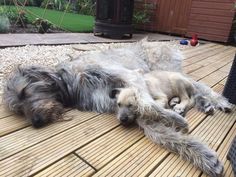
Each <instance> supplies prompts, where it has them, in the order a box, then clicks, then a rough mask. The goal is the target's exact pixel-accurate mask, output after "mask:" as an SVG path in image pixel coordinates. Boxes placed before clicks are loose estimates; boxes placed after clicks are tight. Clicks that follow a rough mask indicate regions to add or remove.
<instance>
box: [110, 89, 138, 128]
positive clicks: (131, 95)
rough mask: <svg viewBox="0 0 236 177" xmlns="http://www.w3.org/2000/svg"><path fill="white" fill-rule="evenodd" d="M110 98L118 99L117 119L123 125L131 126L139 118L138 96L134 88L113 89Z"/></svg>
mask: <svg viewBox="0 0 236 177" xmlns="http://www.w3.org/2000/svg"><path fill="white" fill-rule="evenodd" d="M110 97H111V98H112V99H116V102H117V106H118V112H117V118H118V119H119V121H120V122H121V123H122V124H123V125H130V124H132V123H134V122H135V120H136V118H137V109H138V105H137V94H136V90H135V89H134V88H122V89H113V90H112V92H111V94H110Z"/></svg>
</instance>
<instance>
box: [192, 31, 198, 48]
mask: <svg viewBox="0 0 236 177" xmlns="http://www.w3.org/2000/svg"><path fill="white" fill-rule="evenodd" d="M190 44H191V46H196V45H197V44H198V39H197V35H196V34H194V35H193V36H192V39H191V40H190Z"/></svg>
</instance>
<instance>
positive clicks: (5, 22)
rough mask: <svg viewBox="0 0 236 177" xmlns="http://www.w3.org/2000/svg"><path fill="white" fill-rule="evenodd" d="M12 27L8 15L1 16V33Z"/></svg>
mask: <svg viewBox="0 0 236 177" xmlns="http://www.w3.org/2000/svg"><path fill="white" fill-rule="evenodd" d="M9 29H10V22H9V19H8V17H6V16H0V33H5V32H8V31H9Z"/></svg>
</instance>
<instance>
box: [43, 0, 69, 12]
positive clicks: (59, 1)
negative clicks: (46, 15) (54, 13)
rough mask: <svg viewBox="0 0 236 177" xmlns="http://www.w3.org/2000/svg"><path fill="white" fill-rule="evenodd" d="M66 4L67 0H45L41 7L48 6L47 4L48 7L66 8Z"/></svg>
mask: <svg viewBox="0 0 236 177" xmlns="http://www.w3.org/2000/svg"><path fill="white" fill-rule="evenodd" d="M65 4H66V1H65V0H44V1H43V2H42V3H41V7H43V8H46V6H47V9H55V10H65V9H64V8H65Z"/></svg>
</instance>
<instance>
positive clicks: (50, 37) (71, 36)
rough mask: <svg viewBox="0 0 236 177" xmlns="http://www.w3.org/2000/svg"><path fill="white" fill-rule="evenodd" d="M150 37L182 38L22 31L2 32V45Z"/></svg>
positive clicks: (154, 38) (155, 38)
mask: <svg viewBox="0 0 236 177" xmlns="http://www.w3.org/2000/svg"><path fill="white" fill-rule="evenodd" d="M145 37H148V40H150V41H169V40H177V39H181V38H180V37H176V36H170V35H164V34H159V33H139V34H134V35H133V37H132V38H131V39H110V38H105V37H100V36H94V35H93V33H47V34H35V33H22V34H0V47H13V46H25V45H60V44H86V43H111V42H135V41H138V40H141V39H143V38H145Z"/></svg>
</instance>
